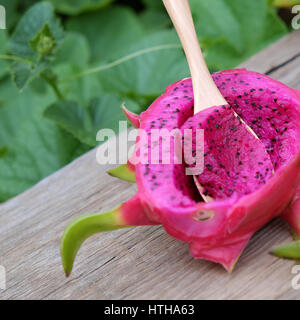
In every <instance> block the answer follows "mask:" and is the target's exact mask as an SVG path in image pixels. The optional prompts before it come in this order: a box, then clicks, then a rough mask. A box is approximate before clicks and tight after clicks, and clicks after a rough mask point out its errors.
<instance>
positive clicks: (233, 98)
mask: <svg viewBox="0 0 300 320" xmlns="http://www.w3.org/2000/svg"><path fill="white" fill-rule="evenodd" d="M213 78H214V81H215V82H216V84H217V86H218V87H219V89H220V91H221V93H222V94H223V96H224V97H225V99H226V100H227V101H228V103H229V104H230V105H231V106H232V107H233V108H234V110H235V111H236V112H237V114H238V115H239V116H240V117H241V118H242V119H243V121H245V123H247V124H248V125H249V126H251V128H252V129H253V130H254V132H255V133H256V134H257V136H258V137H259V138H260V140H261V141H262V142H263V143H264V145H265V147H266V149H267V151H268V154H269V155H270V158H271V160H272V163H273V166H274V168H275V174H274V175H273V176H272V177H268V179H266V180H267V181H265V183H264V184H262V185H261V186H260V187H259V188H258V189H257V190H256V189H254V190H251V192H250V193H248V192H245V193H244V194H233V195H232V196H230V197H227V198H226V197H221V199H218V200H214V201H211V202H208V203H205V202H203V200H202V199H201V196H200V195H199V192H198V190H197V187H196V185H195V183H194V180H193V177H192V176H189V175H186V174H185V166H184V165H178V164H174V163H171V165H170V164H163V163H159V164H142V163H138V164H136V165H135V173H136V182H137V187H138V192H137V194H136V195H135V196H134V198H132V199H131V200H129V201H128V202H127V204H123V205H122V207H120V208H123V207H126V210H124V212H123V211H122V210H121V209H118V215H119V217H121V218H122V219H118V222H117V223H116V225H115V227H114V229H115V228H116V227H123V226H129V225H146V224H150V225H151V224H162V225H163V227H164V228H165V230H166V231H167V232H168V233H169V234H170V235H171V236H173V237H175V238H177V239H179V240H182V241H185V242H187V243H189V246H190V252H191V254H192V255H193V256H194V257H196V258H202V259H207V260H211V261H214V262H218V263H220V264H222V265H223V266H224V267H225V268H226V269H227V270H232V268H233V266H234V264H235V262H236V261H237V259H238V257H239V256H240V255H241V253H242V251H243V249H244V248H245V246H246V245H247V243H248V241H249V239H250V238H251V236H252V235H253V233H254V232H256V231H257V230H258V229H259V228H261V227H262V226H263V225H264V224H266V223H267V222H268V221H270V220H271V219H272V218H274V217H276V216H278V215H280V214H283V213H284V218H285V219H286V220H289V222H291V223H292V227H293V228H294V229H295V231H296V232H299V231H300V230H299V228H297V227H295V225H297V226H298V227H299V224H298V221H299V219H298V214H297V213H296V211H297V205H298V206H299V205H300V204H299V203H298V201H297V199H296V198H295V199H296V200H295V201H294V202H293V203H292V204H291V205H292V206H290V207H289V208H288V205H289V204H290V203H291V201H292V199H293V197H294V195H295V192H296V189H297V186H298V185H299V181H300V127H299V123H300V95H299V94H298V92H297V91H296V90H293V89H291V88H289V87H287V86H285V85H284V84H282V83H280V82H278V81H276V80H273V79H271V78H269V77H267V76H264V75H261V74H259V73H256V72H251V71H247V70H245V69H234V70H226V71H222V72H219V73H216V74H214V75H213ZM125 112H126V111H125ZM192 116H193V91H192V82H191V79H184V80H181V81H178V82H176V83H174V84H172V85H170V86H169V87H167V88H166V91H165V93H164V94H163V95H162V96H160V97H159V98H158V99H156V100H155V101H154V102H153V103H152V104H151V106H150V107H149V108H148V109H147V110H146V111H145V112H143V113H142V114H141V115H140V116H139V117H134V121H135V123H136V125H137V126H139V127H140V128H141V129H143V130H145V131H146V132H149V131H150V130H152V129H155V128H158V129H163V128H166V129H169V130H172V129H175V128H182V127H183V126H184V124H185V123H186V121H187V120H188V119H189V118H190V117H192ZM129 117H131V115H130V116H129ZM137 119H138V121H137ZM148 147H149V146H148ZM137 149H138V148H137ZM169 153H170V154H171V158H172V156H173V155H174V150H173V149H172V148H171V150H169ZM299 194H300V189H299ZM131 206H132V211H131V210H130V207H131ZM136 208H138V210H137V209H136ZM125 211H126V212H125ZM141 211H143V212H141ZM297 212H298V211H297ZM100 216H101V215H98V216H97V217H100ZM82 220H84V219H81V220H80V221H79V222H78V224H80V223H82ZM120 221H121V222H120ZM76 224H77V223H76V222H74V223H71V227H68V228H67V229H66V232H65V234H64V235H63V238H62V242H61V243H62V256H63V261H64V260H66V259H69V261H67V264H68V266H69V267H68V270H66V268H65V270H66V272H67V273H69V272H70V270H71V268H72V264H73V260H74V257H75V255H76V252H77V250H78V249H79V246H78V245H75V244H74V245H73V244H72V241H73V242H74V240H73V239H74V238H75V239H76V235H74V233H75V231H72V228H73V226H75V228H74V230H76V228H77V225H76ZM89 228H92V226H89ZM105 230H106V229H105ZM107 230H109V228H107ZM98 231H103V228H99V230H98ZM95 232H97V227H95V226H93V231H91V230H90V229H87V230H86V232H85V234H84V235H81V237H82V239H81V240H80V241H77V242H76V241H75V242H76V243H77V244H78V243H80V244H81V243H82V242H83V240H84V239H85V238H87V237H88V236H90V235H91V234H93V233H95ZM299 235H300V233H299ZM65 243H66V245H65ZM69 251H70V252H69ZM64 257H69V258H64ZM70 257H71V258H70Z"/></svg>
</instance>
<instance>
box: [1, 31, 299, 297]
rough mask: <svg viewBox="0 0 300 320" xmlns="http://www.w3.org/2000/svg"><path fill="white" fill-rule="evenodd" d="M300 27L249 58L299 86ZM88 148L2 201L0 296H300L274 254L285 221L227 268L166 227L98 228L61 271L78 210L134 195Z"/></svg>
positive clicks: (288, 266) (267, 229) (268, 228)
mask: <svg viewBox="0 0 300 320" xmlns="http://www.w3.org/2000/svg"><path fill="white" fill-rule="evenodd" d="M299 37H300V32H299V31H298V32H294V33H292V34H290V35H288V36H287V37H285V38H283V39H282V40H280V41H279V42H277V43H276V44H273V45H272V46H271V47H270V48H267V49H266V50H264V51H263V52H261V53H259V54H258V55H256V56H255V57H253V58H251V59H250V60H249V61H248V62H246V63H245V64H244V66H247V67H249V68H251V69H253V70H257V71H259V72H269V73H270V75H271V76H273V77H275V78H277V79H279V80H283V81H284V82H285V83H286V84H288V85H290V86H294V87H298V88H299V89H300V87H299V85H300V83H299V79H300V77H299V76H300V58H299V57H298V56H297V55H298V54H299V52H300V49H299ZM108 168H110V166H108V165H106V166H100V165H98V164H97V162H96V150H92V151H90V152H89V153H87V154H86V155H84V156H82V157H81V158H79V159H77V160H75V161H74V162H73V163H71V164H69V165H68V166H66V167H65V168H63V169H61V170H59V171H58V172H56V173H54V174H53V175H51V176H50V177H48V178H46V179H44V180H43V181H41V182H40V183H38V184H37V185H36V186H34V187H33V188H31V189H30V190H28V191H26V192H24V193H23V194H21V195H20V196H18V197H16V198H14V199H12V200H10V201H8V202H6V203H4V204H2V205H1V206H0V265H3V266H4V267H5V268H6V272H7V289H6V290H5V291H1V290H0V299H128V298H132V299H253V298H256V299H299V298H300V291H299V290H298V291H296V290H293V289H292V287H291V280H292V277H293V276H294V275H293V274H292V273H291V269H292V266H293V265H294V262H287V261H282V260H278V259H276V258H274V257H272V256H270V255H268V254H267V253H268V251H269V249H270V248H271V247H272V246H273V245H275V244H277V243H282V242H285V241H289V240H290V239H291V236H290V234H289V231H288V227H287V225H286V224H285V223H283V222H282V221H280V220H279V219H277V220H274V221H272V222H271V223H270V224H268V225H267V226H266V227H264V228H263V230H261V231H260V232H258V233H257V234H256V235H255V236H254V237H253V239H252V240H251V242H250V244H249V245H248V246H247V248H246V250H245V252H244V253H243V255H242V257H241V258H240V260H239V262H238V264H237V266H236V268H235V271H234V272H233V273H232V274H231V275H229V274H227V273H226V272H225V271H224V270H223V268H222V267H220V266H219V265H217V264H214V263H210V262H206V261H202V260H195V259H193V258H192V257H191V256H190V255H189V253H188V247H187V244H185V243H182V242H179V241H177V240H175V239H173V238H171V237H169V236H168V235H167V234H166V233H165V232H164V230H163V229H162V228H161V227H160V226H155V227H138V228H132V229H123V230H118V231H115V232H109V233H103V234H100V235H95V236H93V237H92V238H91V239H89V240H88V241H87V242H86V243H85V245H84V246H83V248H82V249H81V250H80V254H79V255H78V258H77V260H76V265H75V268H74V271H73V273H72V275H71V277H70V278H68V279H66V278H65V277H64V274H63V271H62V267H61V261H60V255H59V239H60V236H61V234H62V232H63V230H64V228H65V227H66V225H67V223H68V222H69V221H71V220H72V219H73V218H75V217H77V216H78V215H80V214H83V213H87V212H95V211H105V210H107V209H110V208H112V207H114V206H116V205H118V204H120V203H121V202H122V201H124V200H126V199H128V198H129V197H130V196H132V195H133V194H134V193H135V191H136V187H135V185H134V184H129V183H126V182H121V181H118V180H116V179H114V178H112V177H110V176H108V175H107V174H106V173H105V171H106V170H107V169H108Z"/></svg>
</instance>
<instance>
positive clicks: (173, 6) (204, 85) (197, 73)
mask: <svg viewBox="0 0 300 320" xmlns="http://www.w3.org/2000/svg"><path fill="white" fill-rule="evenodd" d="M163 3H164V5H165V8H166V10H167V12H168V14H169V16H170V18H171V20H172V22H173V24H174V26H175V29H176V31H177V34H178V36H179V38H180V41H181V43H182V47H183V49H184V52H185V55H186V58H187V61H188V65H189V69H190V72H191V76H192V83H193V92H194V114H196V113H198V112H201V111H204V110H206V109H208V108H210V107H213V106H221V105H228V103H227V101H226V100H225V99H224V97H223V96H222V94H221V92H220V91H219V89H218V88H217V86H216V84H215V83H214V81H213V78H212V76H211V74H210V72H209V70H208V68H207V65H206V63H205V60H204V58H203V55H202V51H201V48H200V44H199V41H198V38H197V34H196V30H195V26H194V22H193V18H192V14H191V10H190V6H189V2H188V0H163ZM234 114H235V116H238V115H237V114H236V113H235V112H234ZM241 121H242V120H241ZM243 124H244V125H245V127H246V129H247V130H248V131H249V134H250V135H253V136H255V138H256V139H258V137H257V136H256V134H255V133H254V131H253V130H252V129H251V128H250V127H248V126H247V125H246V124H245V123H244V122H243ZM266 154H267V152H266ZM268 157H269V155H268ZM194 180H195V183H196V185H197V187H198V190H199V192H200V194H201V196H202V198H203V199H204V201H211V200H213V199H212V198H211V197H209V196H206V195H204V194H203V190H204V188H203V187H202V186H201V185H200V183H199V181H198V180H197V179H196V177H195V176H194Z"/></svg>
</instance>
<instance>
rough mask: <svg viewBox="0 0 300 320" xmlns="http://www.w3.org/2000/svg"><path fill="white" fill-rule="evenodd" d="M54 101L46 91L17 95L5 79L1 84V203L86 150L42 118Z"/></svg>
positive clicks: (13, 87)
mask: <svg viewBox="0 0 300 320" xmlns="http://www.w3.org/2000/svg"><path fill="white" fill-rule="evenodd" d="M54 101H55V96H54V94H53V92H52V91H51V90H50V88H49V87H47V90H46V92H44V93H43V94H39V93H37V92H35V91H33V90H32V88H31V86H28V87H27V88H26V89H25V90H24V91H23V92H22V93H20V92H19V91H18V90H17V88H16V87H15V86H14V85H13V83H12V82H11V81H10V80H9V79H8V77H7V78H4V79H2V80H0V119H1V126H0V150H1V152H0V153H1V155H0V201H5V200H7V199H8V198H11V197H13V196H15V195H17V194H19V193H20V192H22V191H24V190H26V189H27V188H29V187H31V186H32V185H33V184H35V183H36V182H38V181H39V180H40V179H42V178H43V177H45V176H47V175H48V174H50V173H52V172H54V171H56V170H58V169H59V168H60V167H61V166H63V165H65V164H67V163H68V162H70V161H71V160H73V159H74V157H76V156H79V155H80V154H82V153H83V152H84V151H86V150H87V149H88V148H87V146H85V145H82V144H81V143H80V142H79V141H78V140H77V139H75V138H74V137H73V136H72V135H70V134H68V133H67V132H65V131H63V130H62V129H61V128H59V127H57V125H55V124H53V123H52V122H51V121H49V120H47V119H45V118H43V117H42V116H41V113H42V112H43V110H44V109H45V107H46V106H47V105H49V104H51V103H53V102H54Z"/></svg>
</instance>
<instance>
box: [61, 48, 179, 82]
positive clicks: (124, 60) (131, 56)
mask: <svg viewBox="0 0 300 320" xmlns="http://www.w3.org/2000/svg"><path fill="white" fill-rule="evenodd" d="M180 48H181V45H179V44H165V45H160V46H156V47H151V48H146V49H142V50H139V51H136V52H133V53H130V54H129V55H127V56H124V57H122V58H120V59H117V60H115V61H113V62H111V63H108V64H104V65H102V66H98V67H95V68H91V69H87V70H84V71H82V72H80V73H76V74H74V75H73V76H71V77H68V78H65V79H61V80H59V81H61V82H66V81H72V80H75V79H77V78H81V77H84V76H86V75H88V74H92V73H96V72H100V71H103V70H106V69H110V68H113V67H116V66H117V65H119V64H122V63H124V62H126V61H128V60H131V59H133V58H136V57H138V56H141V55H143V54H146V53H150V52H153V51H160V50H166V49H180Z"/></svg>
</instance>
